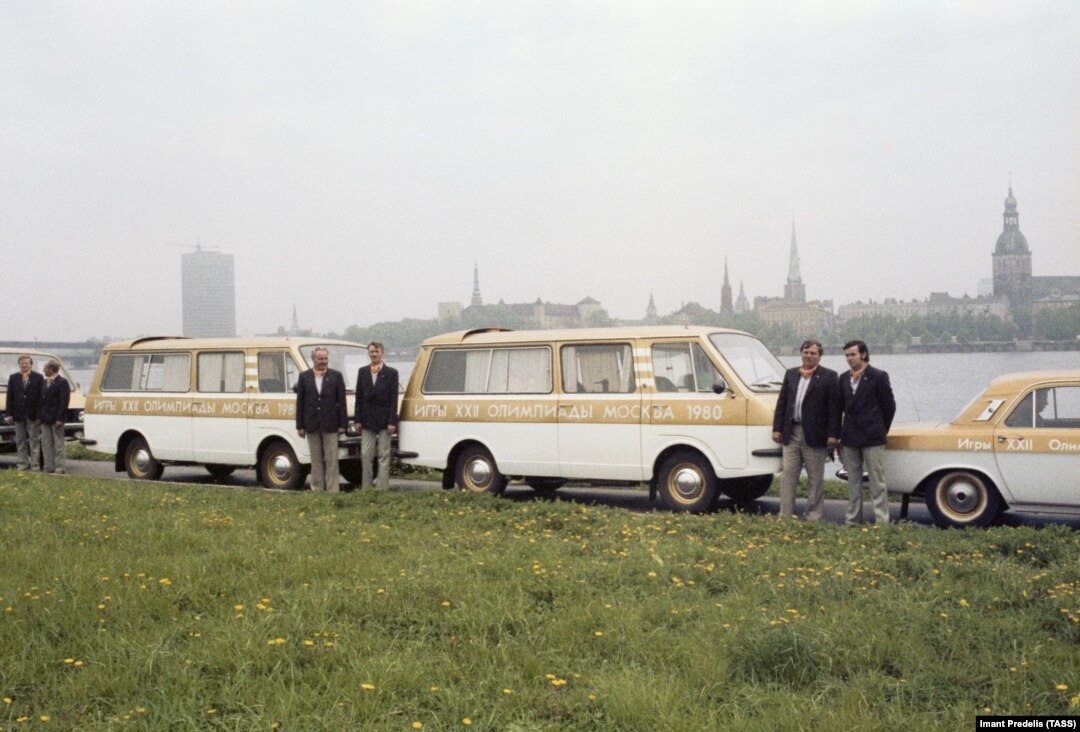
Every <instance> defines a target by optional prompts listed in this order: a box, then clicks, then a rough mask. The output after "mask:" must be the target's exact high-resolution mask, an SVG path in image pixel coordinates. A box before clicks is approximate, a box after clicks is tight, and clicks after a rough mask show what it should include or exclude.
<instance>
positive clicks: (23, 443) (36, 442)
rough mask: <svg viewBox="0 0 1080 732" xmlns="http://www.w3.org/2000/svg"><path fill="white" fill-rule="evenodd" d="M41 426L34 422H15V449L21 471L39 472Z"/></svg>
mask: <svg viewBox="0 0 1080 732" xmlns="http://www.w3.org/2000/svg"><path fill="white" fill-rule="evenodd" d="M40 436H41V425H40V424H38V423H37V422H35V421H33V420H26V421H23V422H15V449H16V450H17V451H18V453H19V470H26V469H27V468H29V469H30V470H37V469H38V466H39V465H41V442H40V439H41V438H40Z"/></svg>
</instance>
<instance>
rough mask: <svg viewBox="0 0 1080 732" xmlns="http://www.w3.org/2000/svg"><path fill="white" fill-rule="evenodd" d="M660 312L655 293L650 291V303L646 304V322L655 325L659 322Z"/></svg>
mask: <svg viewBox="0 0 1080 732" xmlns="http://www.w3.org/2000/svg"><path fill="white" fill-rule="evenodd" d="M658 315H659V314H658V313H657V311H656V301H655V300H653V294H652V293H651V292H650V293H649V304H648V305H646V306H645V323H646V324H647V325H654V324H656V322H657V318H658Z"/></svg>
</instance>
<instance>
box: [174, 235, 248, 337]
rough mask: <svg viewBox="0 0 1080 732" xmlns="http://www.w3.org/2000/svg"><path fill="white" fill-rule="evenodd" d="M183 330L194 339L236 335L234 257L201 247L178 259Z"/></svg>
mask: <svg viewBox="0 0 1080 732" xmlns="http://www.w3.org/2000/svg"><path fill="white" fill-rule="evenodd" d="M180 273H181V293H182V297H183V323H184V325H183V331H184V335H185V336H190V337H194V338H230V337H233V336H235V335H236V276H235V272H234V270H233V256H232V255H231V254H222V253H221V252H208V251H205V250H203V249H201V248H199V249H197V250H196V251H194V252H189V253H187V254H184V255H182V256H181V257H180Z"/></svg>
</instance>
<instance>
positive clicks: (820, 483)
mask: <svg viewBox="0 0 1080 732" xmlns="http://www.w3.org/2000/svg"><path fill="white" fill-rule="evenodd" d="M822 353H823V348H822V346H821V343H820V342H818V341H816V340H807V341H805V342H804V343H803V344H802V346H801V348H800V349H799V355H800V357H801V358H802V365H801V366H796V367H795V368H792V369H788V371H787V373H786V374H784V384H783V387H782V388H781V390H780V398H779V399H778V400H777V402H776V412H775V413H774V415H773V434H772V438H773V441H774V442H776V443H779V444H781V445H783V473H782V474H781V477H780V515H781V516H792V515H793V514H794V512H795V492H796V488H797V487H798V484H799V476H800V475H801V474H802V471H803V469H804V468H805V469H806V475H807V484H808V485H807V507H806V513H805V514H804V518H805V519H806V520H807V521H818V520H820V519H821V513H822V509H823V506H824V503H825V495H824V481H825V462H826V459H827V458H828V454H829V452H830V451H832V450H839V451H840V457H841V460H842V462H843V464H844V469H845V470H846V471H847V474H848V505H847V512H846V513H845V515H844V523H845V524H847V525H849V526H850V525H854V524H857V523H861V522H862V520H863V471H864V470H865V471H866V473H867V474H868V475H869V488H870V498H871V501H872V502H873V507H874V521H875V523H878V524H888V523H889V503H888V501H889V499H888V493H887V491H886V487H885V437H886V435H887V434H888V432H889V428H890V427H891V426H892V420H893V416H894V415H895V414H896V400H895V399H894V398H893V393H892V386H891V385H890V384H889V374H888V373H887V372H885V371H882V370H881V369H877V368H874V367H873V366H871V365H870V350H869V349H868V348H867V346H866V343H864V342H863V341H859V340H854V341H849V342H847V343H845V344H844V358H845V359H846V360H847V364H848V366H849V367H850V369H851V370H850V371H849V372H845V373H842V374H839V375H838V374H837V373H836V372H835V371H833V370H832V369H828V368H825V367H824V366H822V365H821V356H822Z"/></svg>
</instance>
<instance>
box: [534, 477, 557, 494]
mask: <svg viewBox="0 0 1080 732" xmlns="http://www.w3.org/2000/svg"><path fill="white" fill-rule="evenodd" d="M525 483H526V484H528V486H529V487H530V488H532V489H533V490H534V491H536V492H537V493H554V492H555V491H557V490H559V489H560V488H562V487H563V486H564V485H566V481H565V480H562V479H560V478H527V479H526V480H525Z"/></svg>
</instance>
